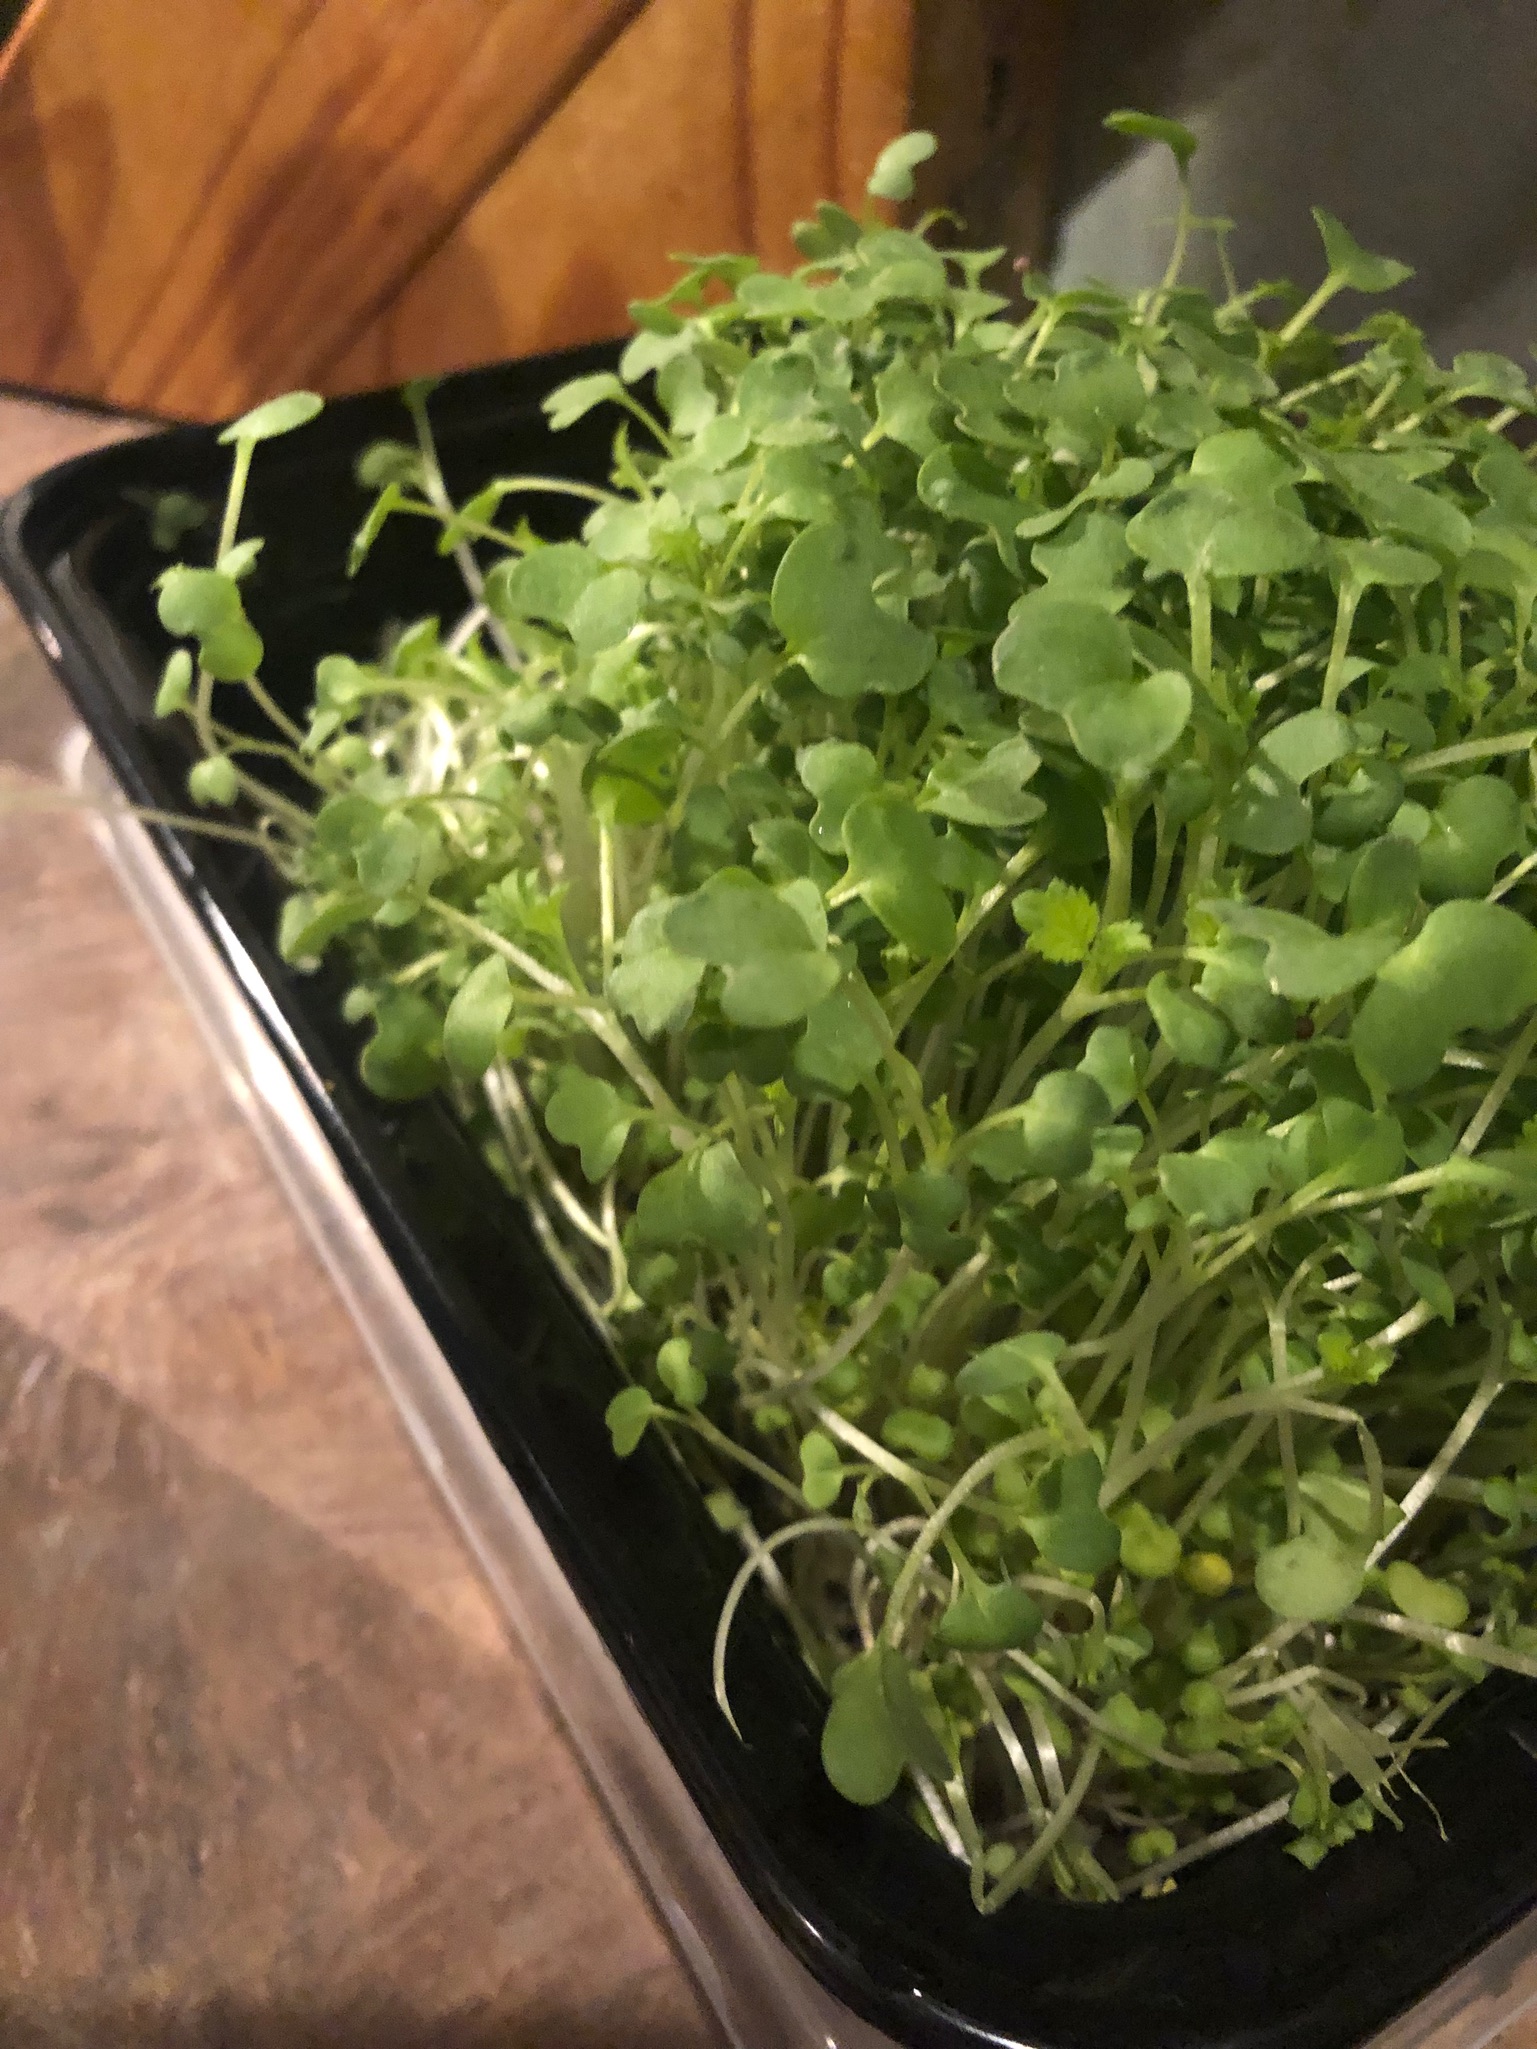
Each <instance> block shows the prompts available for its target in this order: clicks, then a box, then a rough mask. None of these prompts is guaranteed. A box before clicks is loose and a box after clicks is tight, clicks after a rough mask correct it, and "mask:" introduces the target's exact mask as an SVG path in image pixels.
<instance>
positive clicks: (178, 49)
mask: <svg viewBox="0 0 1537 2049" xmlns="http://www.w3.org/2000/svg"><path fill="white" fill-rule="evenodd" d="M1068 4H1069V0H154V4H153V5H148V6H147V5H146V4H145V0H37V4H36V5H34V6H33V7H32V8H31V9H30V11H29V13H28V15H27V17H26V20H25V21H24V23H23V25H22V27H21V29H20V30H19V31H18V34H17V37H16V39H15V41H14V42H13V43H12V44H11V45H10V47H9V49H8V51H7V53H6V56H5V58H4V60H3V61H0V276H3V277H4V279H5V281H6V290H5V292H4V294H3V295H0V380H3V381H6V382H9V383H12V384H17V385H27V386H32V387H36V388H39V389H48V390H55V391H64V392H70V393H75V394H78V395H82V396H87V397H91V398H94V399H98V400H102V401H105V402H108V403H111V404H114V405H118V406H123V407H131V408H140V409H143V410H146V411H149V412H153V413H159V414H163V415H170V416H186V417H193V418H202V419H212V418H216V417H219V416H221V415H226V414H230V413H233V412H237V411H239V410H241V409H242V408H243V407H245V406H247V405H249V404H251V403H253V402H254V401H255V400H257V399H259V398H263V397H266V396H268V395H269V394H270V393H271V392H273V391H274V390H280V389H283V388H285V387H292V386H295V385H301V384H307V385H313V386H315V387H316V388H318V389H320V390H322V391H326V392H338V391H345V390H356V389H359V388H361V387H363V386H367V385H370V384H377V383H382V382H388V381H399V380H402V379H404V378H406V377H410V376H420V375H424V374H429V373H433V372H436V371H440V370H444V369H450V368H455V367H459V366H461V365H464V364H469V363H475V362H485V361H494V360H496V359H498V358H501V357H505V356H511V355H519V354H526V353H532V352H536V351H538V350H542V349H552V348H557V347H561V346H563V345H565V344H567V343H572V342H579V341H590V340H596V339H599V338H602V337H605V336H608V335H612V334H616V333H618V332H620V331H621V330H622V329H623V328H624V327H625V325H626V312H625V309H626V307H627V305H628V303H629V301H630V300H632V299H634V298H636V297H640V296H645V295H647V294H649V293H652V292H654V291H656V290H658V289H659V288H661V287H662V286H663V285H664V284H665V283H666V282H668V281H669V279H670V278H671V276H672V275H673V266H672V263H671V258H672V256H673V254H674V252H676V251H680V250H688V251H701V250H717V249H721V248H745V249H751V250H754V251H755V252H756V253H757V254H758V255H759V256H760V257H762V258H763V259H764V260H765V261H767V262H770V263H774V264H780V263H785V262H788V261H791V260H792V259H793V254H794V252H793V250H792V247H791V244H790V241H789V230H790V226H791V223H792V222H793V221H794V220H796V219H797V218H799V217H802V216H804V215H805V214H806V213H807V212H808V211H809V210H810V209H811V208H812V207H813V206H814V205H815V203H816V201H817V200H819V199H824V198H832V199H838V200H841V201H842V202H843V203H844V204H846V205H851V206H854V207H861V206H862V205H863V204H864V181H865V178H866V176H867V175H868V173H869V170H870V167H871V165H872V163H873V161H874V159H875V157H876V155H877V153H878V152H879V150H880V149H881V147H882V146H883V145H884V144H885V143H886V142H888V141H889V140H890V139H891V137H892V136H893V135H895V134H897V133H898V132H899V131H901V130H902V129H903V128H905V127H908V126H911V125H912V124H913V122H914V121H915V120H917V121H919V122H921V123H923V124H926V125H929V126H933V127H935V128H936V129H937V130H938V131H939V133H940V134H941V136H942V139H943V141H944V145H945V146H944V149H943V152H942V155H941V157H940V159H939V160H938V162H937V163H936V164H935V165H934V166H931V167H930V168H929V169H928V170H927V171H926V172H925V173H924V176H923V180H922V183H921V192H922V196H923V198H924V200H925V201H926V202H927V201H930V200H935V201H937V200H940V199H944V200H950V199H953V198H954V197H955V196H956V195H957V193H959V192H962V191H963V189H964V193H965V196H966V202H967V207H968V210H970V211H971V212H972V214H973V216H974V221H975V225H976V226H977V230H978V232H979V233H981V234H983V235H987V234H989V233H990V232H991V231H992V227H993V222H994V217H995V216H996V215H998V213H999V211H1000V208H1001V207H1002V206H1003V205H1004V199H1005V195H1008V194H1012V193H1013V192H1014V188H1015V187H1016V186H1017V184H1018V182H1019V177H1020V168H1019V167H1020V166H1021V165H1024V166H1025V167H1026V168H1027V170H1028V180H1027V182H1028V183H1029V188H1030V195H1033V196H1027V200H1026V202H1024V203H1025V204H1026V207H1027V212H1028V217H1029V224H1030V231H1031V234H1032V236H1035V235H1036V234H1037V231H1038V229H1039V227H1040V223H1041V221H1043V220H1044V195H1045V192H1046V188H1047V183H1048V180H1049V162H1050V135H1051V118H1050V116H1051V109H1052V107H1053V106H1054V104H1055V99H1056V79H1057V70H1058V59H1059V56H1060V49H1061V43H1062V35H1061V29H1062V26H1063V24H1065V21H1066V18H1067V8H1068ZM1020 203H1021V202H1019V201H1018V200H1017V197H1016V198H1014V199H1010V200H1009V204H1010V205H1013V206H1014V207H1015V208H1016V210H1017V208H1018V205H1019V204H1020Z"/></svg>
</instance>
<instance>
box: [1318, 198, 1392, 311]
mask: <svg viewBox="0 0 1537 2049" xmlns="http://www.w3.org/2000/svg"><path fill="white" fill-rule="evenodd" d="M1313 218H1314V220H1315V221H1316V222H1317V223H1318V232H1319V234H1320V235H1321V236H1322V237H1323V245H1324V256H1325V259H1326V260H1327V262H1328V265H1329V269H1330V272H1331V274H1332V275H1333V276H1335V277H1337V278H1339V279H1340V280H1341V281H1342V282H1343V283H1344V284H1347V285H1349V286H1350V288H1351V290H1352V291H1357V292H1391V291H1392V289H1393V287H1394V286H1395V285H1401V284H1402V283H1403V282H1404V280H1405V279H1406V278H1411V277H1413V275H1414V272H1413V270H1412V269H1411V268H1410V266H1409V265H1408V264H1407V263H1400V262H1398V261H1397V259H1396V258H1395V257H1392V256H1373V255H1372V254H1371V252H1370V251H1369V250H1366V249H1363V248H1362V247H1361V245H1360V243H1359V242H1358V241H1357V240H1356V239H1355V237H1354V235H1352V234H1351V233H1350V231H1349V229H1348V228H1347V227H1346V226H1345V225H1344V223H1343V222H1342V221H1339V220H1336V219H1335V217H1334V215H1333V214H1332V213H1325V212H1324V210H1323V208H1322V207H1321V206H1315V207H1314V208H1313Z"/></svg>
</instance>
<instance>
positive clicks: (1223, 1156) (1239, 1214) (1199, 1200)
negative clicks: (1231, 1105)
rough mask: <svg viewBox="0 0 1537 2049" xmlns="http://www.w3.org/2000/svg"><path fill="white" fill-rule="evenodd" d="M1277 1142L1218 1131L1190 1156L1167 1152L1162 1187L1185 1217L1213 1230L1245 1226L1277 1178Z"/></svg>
mask: <svg viewBox="0 0 1537 2049" xmlns="http://www.w3.org/2000/svg"><path fill="white" fill-rule="evenodd" d="M1276 1165H1277V1157H1276V1148H1275V1142H1274V1140H1272V1139H1270V1138H1268V1137H1266V1136H1265V1134H1264V1133H1262V1132H1252V1131H1219V1132H1218V1133H1217V1135H1216V1137H1215V1138H1211V1139H1208V1140H1207V1142H1206V1144H1205V1145H1203V1146H1200V1147H1198V1148H1197V1149H1196V1150H1195V1151H1194V1152H1189V1153H1165V1154H1164V1156H1163V1158H1162V1159H1161V1160H1160V1161H1159V1162H1158V1183H1159V1186H1160V1187H1161V1188H1162V1189H1163V1192H1164V1194H1165V1195H1166V1196H1167V1197H1168V1199H1169V1201H1170V1202H1171V1203H1172V1204H1173V1205H1174V1207H1175V1208H1176V1209H1177V1210H1178V1211H1179V1213H1180V1215H1181V1216H1182V1217H1188V1218H1189V1220H1190V1222H1191V1223H1193V1224H1201V1225H1204V1226H1205V1227H1206V1228H1207V1229H1208V1230H1212V1231H1225V1230H1227V1229H1228V1228H1229V1227H1230V1226H1231V1225H1233V1224H1241V1223H1242V1222H1243V1221H1244V1219H1245V1218H1246V1217H1247V1216H1248V1214H1249V1212H1250V1211H1251V1210H1252V1209H1253V1207H1254V1199H1255V1197H1256V1196H1257V1195H1258V1194H1259V1192H1260V1190H1261V1189H1262V1188H1264V1187H1265V1186H1266V1185H1267V1184H1268V1183H1269V1182H1270V1181H1271V1179H1272V1178H1273V1177H1274V1174H1275V1171H1276Z"/></svg>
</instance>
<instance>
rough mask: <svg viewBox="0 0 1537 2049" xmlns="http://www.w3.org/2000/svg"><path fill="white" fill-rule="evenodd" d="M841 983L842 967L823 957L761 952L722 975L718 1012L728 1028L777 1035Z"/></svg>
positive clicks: (797, 1021)
mask: <svg viewBox="0 0 1537 2049" xmlns="http://www.w3.org/2000/svg"><path fill="white" fill-rule="evenodd" d="M842 980H843V970H842V968H841V967H840V966H839V965H838V963H837V961H835V960H833V959H832V958H831V956H830V955H828V954H825V953H764V954H761V955H759V957H758V958H757V959H756V960H751V961H747V962H745V963H744V964H743V965H742V966H741V967H735V968H728V969H727V970H726V979H725V983H724V985H723V986H722V989H721V997H720V1007H721V1010H722V1013H723V1014H724V1015H725V1016H726V1017H727V1018H729V1019H730V1021H731V1022H732V1024H735V1025H741V1026H743V1027H744V1028H745V1029H747V1030H750V1031H777V1030H779V1029H780V1028H781V1027H782V1026H784V1025H790V1024H798V1023H799V1022H800V1020H801V1019H802V1018H803V1017H805V1016H806V1015H807V1014H808V1013H809V1012H810V1011H813V1010H815V1009H816V1007H817V1006H818V1004H820V1003H821V1002H822V1000H823V999H824V997H828V996H830V995H831V994H832V992H833V991H834V989H836V988H837V986H838V984H839V983H840V982H841V981H842Z"/></svg>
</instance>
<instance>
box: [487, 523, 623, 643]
mask: <svg viewBox="0 0 1537 2049" xmlns="http://www.w3.org/2000/svg"><path fill="white" fill-rule="evenodd" d="M602 574H603V564H602V562H601V561H600V560H599V558H598V557H597V556H596V555H595V554H594V553H593V551H592V550H591V549H590V548H586V547H584V546H583V545H582V543H581V542H580V541H553V542H551V543H550V545H549V546H548V547H543V548H541V547H531V548H530V549H529V551H528V553H527V554H526V555H514V556H511V557H508V558H507V559H506V560H504V561H501V562H499V563H497V565H496V567H495V568H494V569H493V570H492V571H491V573H490V575H489V576H488V577H487V578H486V602H487V603H488V604H489V605H490V607H491V609H492V610H493V611H494V612H495V613H496V614H497V616H498V617H499V618H502V619H548V620H551V621H552V622H554V623H555V624H556V625H562V626H563V625H564V624H565V622H566V620H567V619H568V617H569V616H570V614H571V611H572V609H573V607H574V606H575V605H576V603H577V600H578V599H579V598H580V597H581V595H582V593H583V592H584V591H585V590H586V589H587V587H588V585H589V584H592V583H595V582H596V581H597V579H598V578H599V577H600V576H601V575H602Z"/></svg>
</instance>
